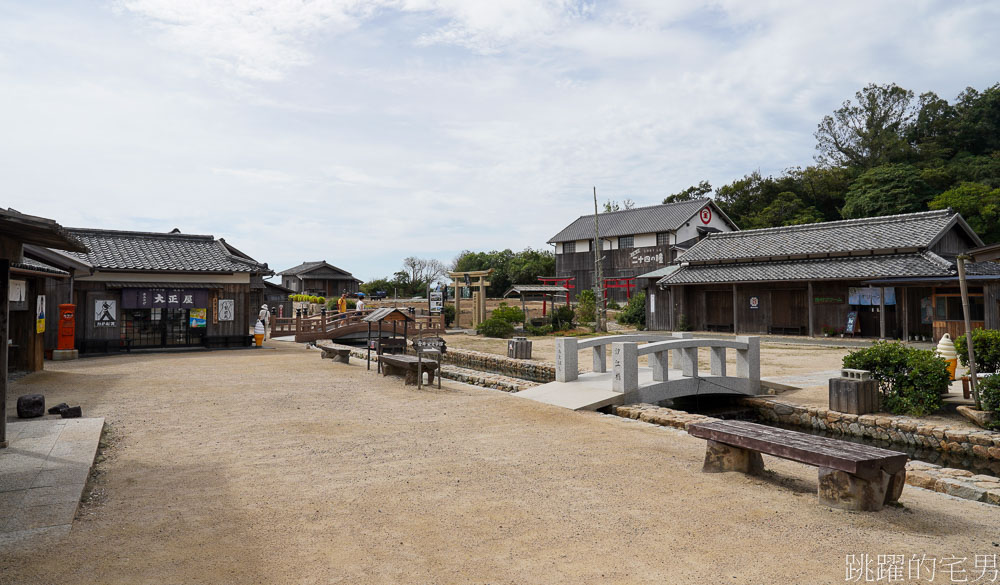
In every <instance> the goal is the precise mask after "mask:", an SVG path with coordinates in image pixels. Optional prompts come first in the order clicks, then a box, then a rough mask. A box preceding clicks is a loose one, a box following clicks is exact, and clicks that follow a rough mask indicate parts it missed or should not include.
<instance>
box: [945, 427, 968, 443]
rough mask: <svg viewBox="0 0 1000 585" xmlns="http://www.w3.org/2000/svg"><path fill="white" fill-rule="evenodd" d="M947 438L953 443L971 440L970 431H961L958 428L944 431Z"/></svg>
mask: <svg viewBox="0 0 1000 585" xmlns="http://www.w3.org/2000/svg"><path fill="white" fill-rule="evenodd" d="M944 436H945V438H946V439H948V440H949V441H951V442H953V443H965V442H966V441H968V440H969V431H960V430H958V429H948V430H946V431H945V432H944Z"/></svg>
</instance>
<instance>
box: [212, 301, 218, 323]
mask: <svg viewBox="0 0 1000 585" xmlns="http://www.w3.org/2000/svg"><path fill="white" fill-rule="evenodd" d="M218 324H219V297H217V296H215V295H212V325H218Z"/></svg>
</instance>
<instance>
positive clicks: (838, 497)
mask: <svg viewBox="0 0 1000 585" xmlns="http://www.w3.org/2000/svg"><path fill="white" fill-rule="evenodd" d="M688 433H689V434H691V435H692V436H694V437H699V438H702V439H707V440H708V449H707V451H706V452H705V465H704V467H703V468H702V471H705V472H710V473H712V472H722V471H742V472H743V473H748V474H751V475H756V474H759V473H761V472H762V471H763V470H764V460H763V459H762V458H761V456H760V454H761V453H766V454H768V455H773V456H775V457H781V458H782V459H790V460H792V461H798V462H800V463H805V464H807V465H813V466H815V467H819V489H818V495H819V501H820V502H821V503H823V504H826V505H828V506H833V507H836V508H844V509H847V510H861V511H874V510H881V509H882V506H883V505H885V504H888V503H890V502H895V501H896V500H898V499H899V496H900V494H902V492H903V485H904V484H905V483H906V459H907V457H906V454H904V453H899V452H897V451H889V450H887V449H879V448H878V447H870V446H868V445H861V444H858V443H851V442H848V441H841V440H838V439H830V438H827V437H818V436H815V435H809V434H806V433H800V432H796V431H789V430H785V429H778V428H774V427H768V426H765V425H760V424H757V423H752V422H746V421H726V420H720V421H713V422H706V423H695V424H692V425H689V426H688Z"/></svg>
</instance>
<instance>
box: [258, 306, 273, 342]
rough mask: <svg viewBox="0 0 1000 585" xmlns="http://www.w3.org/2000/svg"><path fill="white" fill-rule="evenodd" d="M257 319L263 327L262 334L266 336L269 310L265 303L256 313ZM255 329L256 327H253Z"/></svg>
mask: <svg viewBox="0 0 1000 585" xmlns="http://www.w3.org/2000/svg"><path fill="white" fill-rule="evenodd" d="M257 321H259V322H260V324H261V325H263V327H264V336H265V338H266V337H267V328H268V327H269V326H270V325H271V312H270V311H268V310H267V303H265V304H263V305H261V306H260V312H259V313H257ZM254 329H256V327H254Z"/></svg>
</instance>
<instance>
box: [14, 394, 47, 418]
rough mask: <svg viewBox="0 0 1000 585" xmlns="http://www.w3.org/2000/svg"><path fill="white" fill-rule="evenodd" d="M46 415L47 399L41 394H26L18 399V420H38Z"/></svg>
mask: <svg viewBox="0 0 1000 585" xmlns="http://www.w3.org/2000/svg"><path fill="white" fill-rule="evenodd" d="M43 414H45V397H44V396H42V395H41V394H25V395H24V396H19V397H18V399H17V416H18V418H38V417H40V416H42V415H43Z"/></svg>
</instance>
